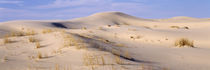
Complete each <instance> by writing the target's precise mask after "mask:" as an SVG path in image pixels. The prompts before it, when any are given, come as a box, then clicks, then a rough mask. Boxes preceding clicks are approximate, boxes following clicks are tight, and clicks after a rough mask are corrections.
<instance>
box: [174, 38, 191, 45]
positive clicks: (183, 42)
mask: <svg viewBox="0 0 210 70" xmlns="http://www.w3.org/2000/svg"><path fill="white" fill-rule="evenodd" d="M174 45H175V46H179V47H184V46H189V47H194V44H193V41H190V40H188V39H187V38H181V39H178V40H176V41H175V44H174Z"/></svg>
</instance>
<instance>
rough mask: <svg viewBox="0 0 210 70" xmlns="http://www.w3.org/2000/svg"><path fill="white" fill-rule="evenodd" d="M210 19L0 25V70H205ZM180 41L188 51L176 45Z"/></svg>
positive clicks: (112, 18) (114, 15) (111, 16)
mask: <svg viewBox="0 0 210 70" xmlns="http://www.w3.org/2000/svg"><path fill="white" fill-rule="evenodd" d="M209 31H210V19H208V18H191V17H174V18H169V19H143V18H137V17H133V16H130V15H127V14H124V13H120V12H104V13H97V14H93V15H90V16H88V17H82V18H77V19H72V20H46V21H38V20H21V21H8V22H2V23H0V70H209V69H210V60H209V59H210V54H209V53H210V43H209V42H210V33H209ZM181 38H184V39H187V40H189V41H190V42H192V44H193V47H192V46H191V47H190V46H189V45H185V46H182V47H179V46H175V42H176V41H177V40H179V39H181Z"/></svg>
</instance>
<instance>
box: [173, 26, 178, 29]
mask: <svg viewBox="0 0 210 70" xmlns="http://www.w3.org/2000/svg"><path fill="white" fill-rule="evenodd" d="M171 28H176V29H179V28H180V27H179V26H171Z"/></svg>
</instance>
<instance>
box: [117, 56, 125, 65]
mask: <svg viewBox="0 0 210 70" xmlns="http://www.w3.org/2000/svg"><path fill="white" fill-rule="evenodd" d="M115 62H116V63H117V64H123V61H122V60H121V59H120V57H119V56H115Z"/></svg>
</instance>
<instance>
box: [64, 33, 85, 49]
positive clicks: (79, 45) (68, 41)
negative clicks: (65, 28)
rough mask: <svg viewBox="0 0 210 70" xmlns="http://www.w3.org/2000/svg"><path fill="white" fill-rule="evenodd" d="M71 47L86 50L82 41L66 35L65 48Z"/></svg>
mask: <svg viewBox="0 0 210 70" xmlns="http://www.w3.org/2000/svg"><path fill="white" fill-rule="evenodd" d="M70 46H75V47H76V49H82V48H86V46H85V45H84V44H83V41H82V40H78V39H76V38H75V37H74V36H72V35H70V34H64V47H70Z"/></svg>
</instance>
